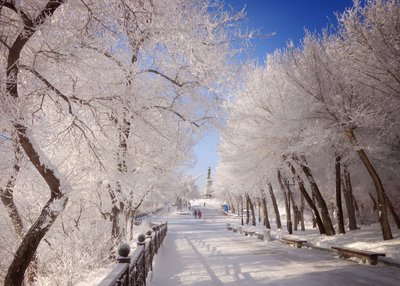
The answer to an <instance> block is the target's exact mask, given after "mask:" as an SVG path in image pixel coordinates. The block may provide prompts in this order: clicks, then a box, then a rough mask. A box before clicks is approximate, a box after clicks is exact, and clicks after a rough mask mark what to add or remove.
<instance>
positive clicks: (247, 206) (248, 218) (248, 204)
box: [246, 195, 250, 225]
mask: <svg viewBox="0 0 400 286" xmlns="http://www.w3.org/2000/svg"><path fill="white" fill-rule="evenodd" d="M249 222H250V197H249V195H246V224H247V225H248V224H249Z"/></svg>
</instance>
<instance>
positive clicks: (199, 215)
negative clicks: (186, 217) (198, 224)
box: [197, 210, 201, 218]
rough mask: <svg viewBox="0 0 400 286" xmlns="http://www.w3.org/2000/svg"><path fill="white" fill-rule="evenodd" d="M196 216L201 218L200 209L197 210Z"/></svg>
mask: <svg viewBox="0 0 400 286" xmlns="http://www.w3.org/2000/svg"><path fill="white" fill-rule="evenodd" d="M197 216H198V217H199V218H201V211H200V210H198V211H197Z"/></svg>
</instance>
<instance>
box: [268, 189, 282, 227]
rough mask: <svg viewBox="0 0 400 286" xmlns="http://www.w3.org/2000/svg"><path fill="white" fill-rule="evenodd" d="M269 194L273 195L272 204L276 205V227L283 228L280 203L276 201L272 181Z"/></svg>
mask: <svg viewBox="0 0 400 286" xmlns="http://www.w3.org/2000/svg"><path fill="white" fill-rule="evenodd" d="M268 189H269V194H270V195H271V200H272V205H273V207H274V212H275V218H276V227H277V228H278V229H280V228H282V223H281V217H280V214H279V208H278V204H277V203H276V198H275V194H274V190H273V189H272V185H271V183H268Z"/></svg>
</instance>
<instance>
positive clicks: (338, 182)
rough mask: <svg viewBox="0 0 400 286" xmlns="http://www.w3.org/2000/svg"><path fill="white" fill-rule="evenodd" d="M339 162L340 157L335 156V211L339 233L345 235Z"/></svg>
mask: <svg viewBox="0 0 400 286" xmlns="http://www.w3.org/2000/svg"><path fill="white" fill-rule="evenodd" d="M340 161H341V157H340V156H336V158H335V173H336V209H337V217H338V228H339V233H346V231H345V229H344V219H343V207H342V190H341V187H342V180H341V178H342V176H341V171H340Z"/></svg>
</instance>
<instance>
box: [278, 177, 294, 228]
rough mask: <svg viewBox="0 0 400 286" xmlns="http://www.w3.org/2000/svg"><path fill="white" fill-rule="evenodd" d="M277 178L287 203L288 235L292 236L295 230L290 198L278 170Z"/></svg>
mask: <svg viewBox="0 0 400 286" xmlns="http://www.w3.org/2000/svg"><path fill="white" fill-rule="evenodd" d="M277 177H278V182H279V187H280V188H281V191H282V193H283V201H284V203H285V210H286V227H287V230H288V233H289V234H292V233H293V229H292V217H291V213H290V198H289V195H288V194H287V192H286V190H285V188H284V186H283V182H282V175H281V172H280V171H279V170H277ZM295 223H296V221H295Z"/></svg>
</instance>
